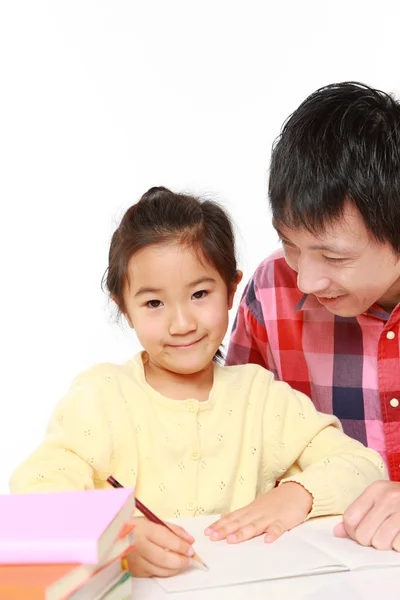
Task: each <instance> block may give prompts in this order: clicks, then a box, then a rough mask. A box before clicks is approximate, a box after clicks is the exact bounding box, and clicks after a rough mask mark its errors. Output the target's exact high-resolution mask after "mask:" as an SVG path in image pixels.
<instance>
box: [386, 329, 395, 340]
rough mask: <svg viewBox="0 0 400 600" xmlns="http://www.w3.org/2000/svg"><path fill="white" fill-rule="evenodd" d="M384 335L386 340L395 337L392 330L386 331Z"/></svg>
mask: <svg viewBox="0 0 400 600" xmlns="http://www.w3.org/2000/svg"><path fill="white" fill-rule="evenodd" d="M386 337H387V339H388V340H394V338H395V337H396V334H395V332H394V331H388V332H387V334H386Z"/></svg>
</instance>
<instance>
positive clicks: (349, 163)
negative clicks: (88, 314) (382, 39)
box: [227, 83, 400, 551]
mask: <svg viewBox="0 0 400 600" xmlns="http://www.w3.org/2000/svg"><path fill="white" fill-rule="evenodd" d="M269 196H270V204H271V209H272V215H273V224H274V227H275V229H276V230H277V232H278V235H279V237H280V239H281V241H282V245H283V252H281V251H280V252H277V253H275V254H274V255H272V256H271V257H269V258H267V259H266V260H265V261H264V262H262V263H261V265H260V266H259V267H258V268H257V270H256V272H255V274H254V276H253V277H252V278H251V280H250V281H249V283H248V285H247V287H246V290H245V293H244V296H243V298H242V302H241V305H240V307H239V311H238V314H237V317H236V321H235V324H234V328H233V332H232V337H231V342H230V346H229V351H228V357H227V364H239V363H245V362H255V363H258V364H261V365H263V366H265V367H266V368H268V369H270V370H271V371H273V372H274V373H275V375H276V377H277V378H278V379H282V380H284V381H287V382H288V383H290V384H291V385H292V386H293V387H294V388H295V389H297V390H299V391H302V392H304V393H306V394H307V395H309V396H310V397H311V398H312V400H313V402H314V404H315V406H316V407H317V409H318V410H321V411H323V412H327V413H334V414H335V415H336V416H337V417H338V418H339V419H340V420H341V422H342V424H343V428H344V431H345V432H346V433H347V434H349V435H351V436H352V437H354V438H356V439H358V440H359V441H361V442H363V443H364V444H366V445H368V446H369V447H371V448H374V449H375V450H377V451H379V452H380V453H381V455H382V456H383V458H384V459H385V461H386V464H387V466H388V469H389V473H390V477H391V480H392V481H385V482H378V483H376V484H373V485H372V486H370V487H369V488H368V489H367V490H366V491H365V492H364V493H363V494H362V496H360V498H358V500H356V501H355V502H354V503H353V505H352V506H351V507H349V509H348V510H347V512H346V513H345V515H344V516H343V523H342V524H341V525H340V526H338V527H337V528H336V534H337V535H341V536H345V535H349V536H350V537H352V538H353V539H355V540H357V541H358V542H359V543H361V544H363V545H372V546H374V547H376V548H380V549H389V548H392V547H393V548H394V549H396V550H398V551H400V337H399V336H400V304H399V303H400V104H399V103H398V102H396V101H395V100H394V99H393V98H392V97H391V96H389V95H387V94H384V93H383V92H381V91H378V90H374V89H371V88H369V87H367V86H365V85H361V84H358V83H341V84H334V85H329V86H327V87H324V88H322V89H320V90H317V91H316V92H315V93H314V94H312V95H311V96H309V97H308V98H307V99H306V100H305V101H304V102H303V103H302V104H301V105H300V107H299V108H298V109H297V110H296V111H295V112H294V113H293V114H292V115H291V116H290V118H289V119H288V121H287V122H286V123H285V125H284V127H283V129H282V132H281V135H280V136H279V138H278V140H277V142H276V144H275V145H274V148H273V152H272V161H271V169H270V179H269Z"/></svg>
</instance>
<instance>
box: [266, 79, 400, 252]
mask: <svg viewBox="0 0 400 600" xmlns="http://www.w3.org/2000/svg"><path fill="white" fill-rule="evenodd" d="M269 198H270V205H271V209H272V214H273V217H274V219H275V220H276V221H277V222H278V223H279V222H280V223H283V224H284V225H287V226H289V227H293V228H295V229H296V228H299V227H305V228H306V229H308V230H309V231H311V232H313V233H318V232H321V231H323V230H324V228H325V227H326V225H327V224H329V223H332V222H333V221H334V220H335V219H337V218H338V217H340V216H341V215H342V213H343V208H344V204H345V201H346V199H347V198H349V199H350V200H351V201H352V202H353V203H354V204H355V206H356V207H357V209H358V211H359V212H360V214H361V217H362V219H363V221H364V223H365V226H366V228H367V229H368V231H369V232H370V233H371V234H372V235H373V236H374V237H375V239H376V240H378V241H379V242H388V243H389V244H390V245H391V246H392V248H393V250H394V251H395V252H397V253H400V104H399V103H398V102H397V101H396V100H395V99H394V98H392V97H391V96H390V95H388V94H386V93H384V92H382V91H380V90H376V89H373V88H370V87H368V86H366V85H363V84H361V83H357V82H344V83H335V84H332V85H328V86H326V87H323V88H321V89H319V90H317V91H316V92H314V93H313V94H311V95H310V96H309V97H308V98H307V99H306V100H305V101H304V102H303V103H302V104H301V105H300V106H299V108H298V109H297V110H295V111H294V113H293V114H292V115H291V116H290V117H289V118H288V120H287V121H286V123H285V124H284V126H283V128H282V131H281V134H280V136H279V137H278V139H277V140H276V141H275V143H274V147H273V151H272V159H271V168H270V177H269Z"/></svg>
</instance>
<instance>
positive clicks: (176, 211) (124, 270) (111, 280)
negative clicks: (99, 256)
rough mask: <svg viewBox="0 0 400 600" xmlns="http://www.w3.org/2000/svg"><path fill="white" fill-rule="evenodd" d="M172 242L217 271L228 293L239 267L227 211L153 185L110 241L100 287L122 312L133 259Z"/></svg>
mask: <svg viewBox="0 0 400 600" xmlns="http://www.w3.org/2000/svg"><path fill="white" fill-rule="evenodd" d="M171 242H175V243H179V244H182V245H184V246H187V247H190V248H193V250H195V251H196V252H197V253H198V255H199V258H200V259H201V260H203V259H204V260H206V261H207V262H208V263H209V264H210V265H212V266H213V267H214V268H215V269H216V270H217V271H218V273H219V274H220V275H221V277H222V279H223V280H224V281H225V283H226V286H227V288H228V291H230V289H231V287H232V285H233V284H234V282H235V281H236V277H237V266H236V256H235V241H234V235H233V228H232V223H231V220H230V218H229V217H228V215H227V214H226V212H225V211H224V210H223V209H222V208H221V207H220V206H219V205H218V204H217V203H216V202H213V201H210V200H202V199H200V198H196V197H195V196H190V195H187V194H176V193H174V192H171V191H170V190H168V189H166V188H164V187H152V188H151V189H149V190H148V191H147V192H146V193H145V194H143V196H142V197H141V198H140V200H139V202H137V203H136V204H134V205H133V206H131V207H130V208H128V210H127V211H126V213H125V214H124V216H123V217H122V220H121V223H120V225H119V227H118V228H117V229H116V231H115V232H114V234H113V236H112V239H111V245H110V251H109V256H108V268H107V270H106V272H105V274H104V276H103V284H104V283H105V286H106V288H107V290H108V292H109V294H110V296H111V297H112V299H113V300H114V301H115V303H116V305H117V306H118V309H119V311H120V312H122V313H125V312H126V307H125V302H124V290H125V285H126V283H127V276H128V263H129V260H130V259H131V257H132V256H133V255H134V254H136V253H137V252H139V250H142V249H143V248H145V247H146V246H150V245H153V244H165V243H171ZM217 357H221V353H220V352H219V351H218V353H217Z"/></svg>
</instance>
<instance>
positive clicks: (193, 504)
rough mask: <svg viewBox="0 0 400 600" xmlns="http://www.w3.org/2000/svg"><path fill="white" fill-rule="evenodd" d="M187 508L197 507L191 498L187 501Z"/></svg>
mask: <svg viewBox="0 0 400 600" xmlns="http://www.w3.org/2000/svg"><path fill="white" fill-rule="evenodd" d="M186 508H187V509H188V510H194V509H195V508H196V505H195V503H194V502H193V500H189V502H187V503H186Z"/></svg>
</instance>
